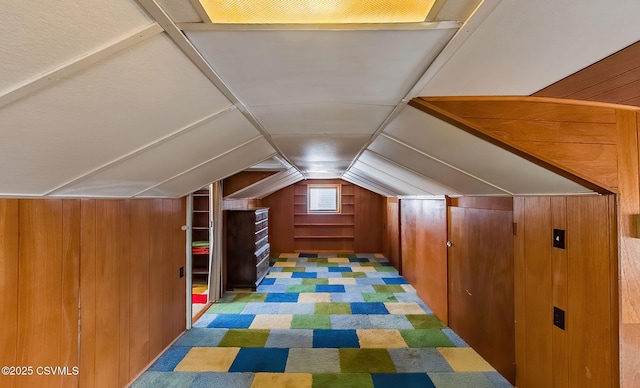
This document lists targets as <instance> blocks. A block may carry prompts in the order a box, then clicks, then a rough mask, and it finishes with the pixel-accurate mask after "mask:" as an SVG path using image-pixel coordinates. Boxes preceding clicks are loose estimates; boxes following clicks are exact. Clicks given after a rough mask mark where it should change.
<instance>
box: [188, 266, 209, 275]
mask: <svg viewBox="0 0 640 388" xmlns="http://www.w3.org/2000/svg"><path fill="white" fill-rule="evenodd" d="M191 273H192V274H194V275H209V270H208V269H207V268H199V267H193V268H192V269H191Z"/></svg>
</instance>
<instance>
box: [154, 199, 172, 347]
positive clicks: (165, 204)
mask: <svg viewBox="0 0 640 388" xmlns="http://www.w3.org/2000/svg"><path fill="white" fill-rule="evenodd" d="M161 206H162V212H161V213H160V214H161V224H160V227H161V230H162V240H160V241H158V242H157V243H159V244H161V245H162V264H161V266H162V285H163V287H162V347H163V348H165V347H167V346H169V344H170V343H171V341H173V338H174V337H173V295H174V286H175V285H174V282H173V281H172V280H173V277H172V276H171V275H172V274H173V260H172V259H171V254H172V252H173V251H172V243H171V239H170V238H167V237H168V236H170V235H171V218H170V215H171V200H169V199H162V200H161Z"/></svg>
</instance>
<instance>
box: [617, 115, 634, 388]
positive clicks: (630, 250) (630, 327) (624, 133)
mask: <svg viewBox="0 0 640 388" xmlns="http://www.w3.org/2000/svg"><path fill="white" fill-rule="evenodd" d="M618 129H619V130H618V136H619V138H618V144H619V147H618V148H619V152H618V173H619V174H620V178H619V181H620V195H619V197H618V200H619V203H618V219H617V224H618V235H619V240H618V243H619V252H620V261H619V265H620V268H619V273H620V279H619V292H620V294H619V300H620V302H619V303H620V306H621V309H620V313H619V317H620V318H619V324H620V334H619V335H620V342H619V343H620V350H621V351H620V361H619V362H620V368H621V376H620V379H621V383H622V386H623V387H625V388H627V387H634V386H636V385H637V384H638V382H640V369H639V368H640V336H638V335H636V334H637V328H638V327H640V262H639V261H638V257H640V235H638V234H639V232H638V230H637V228H638V222H640V220H638V219H637V217H638V215H639V214H640V175H639V174H640V169H639V168H638V166H639V165H640V149H639V147H640V139H639V137H640V114H637V113H635V112H627V111H619V112H618ZM634 237H635V238H634Z"/></svg>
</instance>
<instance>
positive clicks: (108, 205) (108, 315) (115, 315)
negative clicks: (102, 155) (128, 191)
mask: <svg viewBox="0 0 640 388" xmlns="http://www.w3.org/2000/svg"><path fill="white" fill-rule="evenodd" d="M118 212H119V204H118V202H117V201H111V200H100V201H97V202H96V252H95V257H96V279H95V281H96V302H98V301H99V306H100V308H97V309H96V353H95V355H96V359H95V365H96V369H95V375H96V379H95V386H96V387H105V388H106V387H115V386H118V385H119V373H120V363H119V357H120V284H119V283H120V256H119V255H120V245H121V241H120V239H121V235H120V233H119V227H120V223H119V219H118Z"/></svg>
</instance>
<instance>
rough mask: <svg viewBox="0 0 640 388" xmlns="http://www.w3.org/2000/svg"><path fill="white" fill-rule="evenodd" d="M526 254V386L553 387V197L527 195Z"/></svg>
mask: <svg viewBox="0 0 640 388" xmlns="http://www.w3.org/2000/svg"><path fill="white" fill-rule="evenodd" d="M524 211H525V212H526V213H525V214H526V215H525V217H526V234H525V236H524V240H525V241H524V257H525V277H526V280H525V281H526V287H527V290H526V296H525V300H524V305H525V308H526V309H527V323H526V325H527V332H526V340H525V341H526V344H525V352H526V353H527V363H526V365H522V366H525V367H526V368H527V381H526V382H525V384H524V385H523V386H525V387H529V386H530V387H551V386H552V385H553V374H552V373H553V369H552V365H551V362H552V357H553V351H552V333H553V325H552V319H553V308H552V306H551V305H552V303H553V300H552V292H553V288H552V287H553V286H552V273H551V249H552V248H551V238H552V235H551V233H550V226H551V214H550V212H551V199H550V198H548V197H533V198H527V199H526V201H525V210H524Z"/></svg>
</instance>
